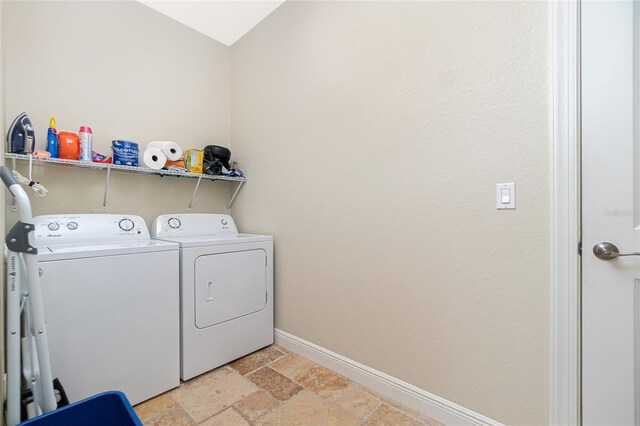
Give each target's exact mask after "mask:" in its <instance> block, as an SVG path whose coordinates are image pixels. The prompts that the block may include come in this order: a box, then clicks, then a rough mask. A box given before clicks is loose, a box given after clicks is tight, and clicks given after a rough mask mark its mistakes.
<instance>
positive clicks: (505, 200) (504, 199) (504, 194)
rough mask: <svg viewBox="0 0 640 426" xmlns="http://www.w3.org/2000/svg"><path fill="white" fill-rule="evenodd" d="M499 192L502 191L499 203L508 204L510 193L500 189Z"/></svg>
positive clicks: (506, 189)
mask: <svg viewBox="0 0 640 426" xmlns="http://www.w3.org/2000/svg"><path fill="white" fill-rule="evenodd" d="M500 191H502V196H501V200H500V202H501V203H502V204H509V202H510V201H511V191H509V189H508V188H502V189H501V190H500Z"/></svg>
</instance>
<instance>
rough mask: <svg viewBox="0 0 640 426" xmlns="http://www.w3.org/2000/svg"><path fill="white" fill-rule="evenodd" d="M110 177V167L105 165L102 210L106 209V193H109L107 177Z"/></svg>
mask: <svg viewBox="0 0 640 426" xmlns="http://www.w3.org/2000/svg"><path fill="white" fill-rule="evenodd" d="M110 177H111V167H108V166H107V177H106V178H105V179H104V198H103V199H102V211H103V212H106V211H107V195H109V178H110Z"/></svg>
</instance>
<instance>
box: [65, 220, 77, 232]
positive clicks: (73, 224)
mask: <svg viewBox="0 0 640 426" xmlns="http://www.w3.org/2000/svg"><path fill="white" fill-rule="evenodd" d="M67 229H68V230H70V231H75V230H76V229H78V223H77V222H69V223H67Z"/></svg>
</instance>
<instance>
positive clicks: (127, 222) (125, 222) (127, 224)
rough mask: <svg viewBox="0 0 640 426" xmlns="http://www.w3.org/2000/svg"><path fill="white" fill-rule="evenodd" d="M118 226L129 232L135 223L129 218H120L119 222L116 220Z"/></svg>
mask: <svg viewBox="0 0 640 426" xmlns="http://www.w3.org/2000/svg"><path fill="white" fill-rule="evenodd" d="M118 226H120V229H122V230H123V231H125V232H129V231H131V230H132V229H133V227H134V226H135V224H134V223H133V221H132V220H131V219H122V220H121V221H120V222H118Z"/></svg>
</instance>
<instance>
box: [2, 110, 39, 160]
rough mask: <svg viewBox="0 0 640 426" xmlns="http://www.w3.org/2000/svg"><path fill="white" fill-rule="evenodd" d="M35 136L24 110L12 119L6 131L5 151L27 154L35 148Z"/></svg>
mask: <svg viewBox="0 0 640 426" xmlns="http://www.w3.org/2000/svg"><path fill="white" fill-rule="evenodd" d="M35 145H36V136H35V132H34V130H33V124H31V120H29V116H27V113H26V112H23V113H22V114H20V115H19V116H17V117H16V119H15V120H13V123H11V126H10V127H9V132H8V133H7V151H9V152H11V153H13V154H27V153H29V152H33V151H34V150H35Z"/></svg>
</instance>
